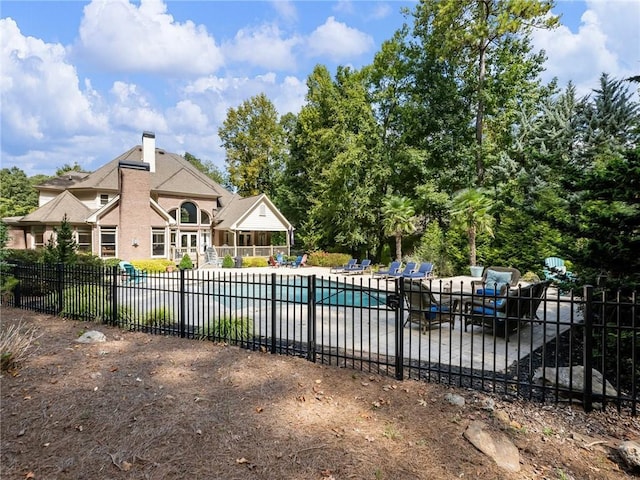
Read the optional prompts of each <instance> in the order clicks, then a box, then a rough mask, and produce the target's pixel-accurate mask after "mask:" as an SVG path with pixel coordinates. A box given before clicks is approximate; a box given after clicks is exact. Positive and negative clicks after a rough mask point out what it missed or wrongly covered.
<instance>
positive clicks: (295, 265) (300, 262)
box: [291, 253, 307, 268]
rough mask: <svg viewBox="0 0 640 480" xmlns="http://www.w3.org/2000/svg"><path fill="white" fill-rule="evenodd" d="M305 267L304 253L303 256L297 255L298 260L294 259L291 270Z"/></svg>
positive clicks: (305, 258)
mask: <svg viewBox="0 0 640 480" xmlns="http://www.w3.org/2000/svg"><path fill="white" fill-rule="evenodd" d="M306 265H307V254H306V253H305V254H304V255H298V258H296V260H295V262H293V263H292V264H291V268H298V267H304V266H306Z"/></svg>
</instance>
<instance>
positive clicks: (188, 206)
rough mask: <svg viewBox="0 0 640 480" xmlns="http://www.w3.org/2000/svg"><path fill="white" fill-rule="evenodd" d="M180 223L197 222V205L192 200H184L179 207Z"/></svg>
mask: <svg viewBox="0 0 640 480" xmlns="http://www.w3.org/2000/svg"><path fill="white" fill-rule="evenodd" d="M180 223H198V207H196V206H195V205H194V204H193V203H192V202H184V203H183V204H182V206H181V207H180Z"/></svg>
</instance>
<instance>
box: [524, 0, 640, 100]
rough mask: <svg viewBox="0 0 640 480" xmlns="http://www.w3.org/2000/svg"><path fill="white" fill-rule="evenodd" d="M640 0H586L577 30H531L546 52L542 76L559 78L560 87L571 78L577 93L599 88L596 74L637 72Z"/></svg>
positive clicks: (639, 62) (622, 75) (639, 69)
mask: <svg viewBox="0 0 640 480" xmlns="http://www.w3.org/2000/svg"><path fill="white" fill-rule="evenodd" d="M639 18H640V2H635V1H626V0H624V1H617V2H596V1H590V2H588V9H587V10H586V11H585V12H584V13H583V15H582V17H581V20H580V25H579V27H578V31H577V32H572V31H571V30H570V29H569V28H568V27H566V26H560V27H559V28H557V29H555V30H550V31H549V30H538V31H534V33H533V41H534V45H535V46H536V47H537V48H541V49H544V50H545V51H546V54H547V57H548V60H547V62H546V64H545V66H546V68H547V72H546V74H545V76H544V77H543V78H545V80H550V79H551V77H552V76H555V77H558V80H559V83H560V85H561V86H564V85H566V84H567V83H568V82H569V81H570V80H571V81H573V83H574V84H575V85H576V89H577V91H578V94H579V95H585V94H588V93H590V92H591V90H592V89H593V88H597V87H598V83H599V80H598V79H599V77H600V76H601V74H602V73H608V74H609V75H610V76H612V77H615V78H619V79H620V78H626V77H628V76H630V75H633V74H636V75H637V74H638V73H640V37H639V35H640V34H639V33H638V28H637V25H638V23H637V22H638V19H639Z"/></svg>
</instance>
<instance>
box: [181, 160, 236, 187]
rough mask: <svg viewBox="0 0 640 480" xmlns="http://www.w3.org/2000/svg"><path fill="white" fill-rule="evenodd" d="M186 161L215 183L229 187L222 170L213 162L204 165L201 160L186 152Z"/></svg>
mask: <svg viewBox="0 0 640 480" xmlns="http://www.w3.org/2000/svg"><path fill="white" fill-rule="evenodd" d="M184 159H185V160H186V161H187V162H189V163H190V164H191V165H193V166H194V167H196V168H197V169H198V170H200V171H201V172H202V173H204V174H205V175H206V176H207V177H209V178H210V179H211V180H213V181H214V182H216V183H219V184H220V185H223V186H228V185H229V181H228V179H227V178H226V177H225V175H224V173H222V171H220V169H219V168H218V167H217V166H216V165H215V164H214V163H213V162H211V161H205V162H204V163H203V162H202V161H201V160H200V159H199V158H197V157H195V156H193V155H191V154H190V153H189V152H185V154H184Z"/></svg>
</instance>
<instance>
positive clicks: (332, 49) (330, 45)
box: [307, 17, 374, 61]
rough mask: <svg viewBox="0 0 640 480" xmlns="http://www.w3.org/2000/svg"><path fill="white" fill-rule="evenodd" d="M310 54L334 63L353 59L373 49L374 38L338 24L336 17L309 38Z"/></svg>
mask: <svg viewBox="0 0 640 480" xmlns="http://www.w3.org/2000/svg"><path fill="white" fill-rule="evenodd" d="M307 43H308V47H309V48H308V54H309V55H310V56H312V57H320V56H327V57H329V58H330V59H332V60H334V61H341V60H345V59H352V58H353V57H354V56H357V55H361V54H363V53H366V52H368V51H370V50H372V49H373V47H374V43H373V38H372V37H371V36H370V35H367V34H366V33H363V32H361V31H360V30H357V29H355V28H351V27H348V26H347V25H346V24H344V23H342V22H337V21H336V19H335V18H334V17H329V18H327V21H326V22H325V23H324V24H322V25H320V26H319V27H318V28H316V29H315V30H314V31H313V33H311V35H310V36H309V38H308V41H307Z"/></svg>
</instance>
